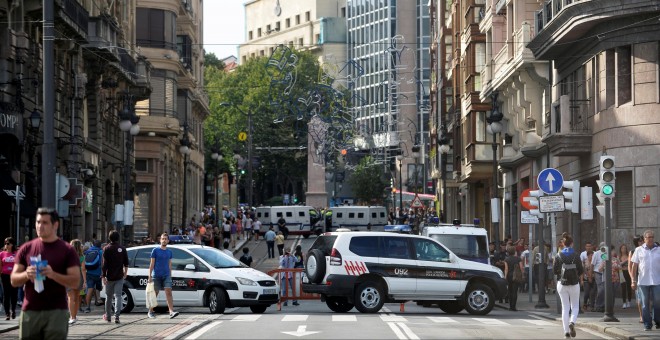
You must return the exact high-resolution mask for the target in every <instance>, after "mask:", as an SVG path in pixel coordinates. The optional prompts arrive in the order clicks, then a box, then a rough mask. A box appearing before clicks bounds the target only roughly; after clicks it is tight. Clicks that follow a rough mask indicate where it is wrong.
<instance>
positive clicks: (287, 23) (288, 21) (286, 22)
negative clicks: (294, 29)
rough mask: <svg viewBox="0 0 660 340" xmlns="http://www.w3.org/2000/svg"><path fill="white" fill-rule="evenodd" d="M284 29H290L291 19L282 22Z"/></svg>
mask: <svg viewBox="0 0 660 340" xmlns="http://www.w3.org/2000/svg"><path fill="white" fill-rule="evenodd" d="M284 27H286V28H289V27H291V18H287V19H286V21H285V22H284Z"/></svg>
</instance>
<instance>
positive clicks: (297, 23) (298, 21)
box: [296, 14, 300, 25]
mask: <svg viewBox="0 0 660 340" xmlns="http://www.w3.org/2000/svg"><path fill="white" fill-rule="evenodd" d="M296 25H300V14H296Z"/></svg>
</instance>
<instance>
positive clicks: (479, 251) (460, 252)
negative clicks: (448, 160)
mask: <svg viewBox="0 0 660 340" xmlns="http://www.w3.org/2000/svg"><path fill="white" fill-rule="evenodd" d="M422 235H424V236H428V237H430V238H432V239H434V240H436V241H438V242H440V243H442V244H444V245H446V246H447V247H448V248H449V249H451V251H452V252H454V254H456V255H457V256H458V257H460V258H462V259H464V260H470V261H474V262H481V263H486V264H490V257H489V256H488V255H489V254H488V232H487V231H486V229H484V228H481V227H479V226H476V225H474V224H459V225H452V224H438V225H431V226H428V225H427V226H425V227H424V228H423V229H422Z"/></svg>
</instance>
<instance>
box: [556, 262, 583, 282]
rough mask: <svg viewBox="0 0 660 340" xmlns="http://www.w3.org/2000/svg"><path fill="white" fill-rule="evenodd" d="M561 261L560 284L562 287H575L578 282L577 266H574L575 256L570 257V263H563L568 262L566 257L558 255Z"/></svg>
mask: <svg viewBox="0 0 660 340" xmlns="http://www.w3.org/2000/svg"><path fill="white" fill-rule="evenodd" d="M559 258H560V259H561V274H560V276H559V278H560V280H561V284H563V285H576V284H578V283H579V282H580V279H579V277H578V271H577V265H576V264H575V256H573V257H572V260H573V261H572V263H566V262H564V261H566V260H569V258H568V257H563V256H561V255H559Z"/></svg>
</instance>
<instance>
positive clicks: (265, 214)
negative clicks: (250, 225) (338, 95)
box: [255, 205, 323, 238]
mask: <svg viewBox="0 0 660 340" xmlns="http://www.w3.org/2000/svg"><path fill="white" fill-rule="evenodd" d="M255 214H256V216H257V218H258V219H259V221H261V229H260V230H259V233H260V234H265V233H266V232H267V231H268V228H270V227H271V226H273V230H275V232H278V231H280V230H279V228H278V226H277V221H278V220H279V219H280V217H284V220H285V221H286V227H287V229H288V233H289V234H290V235H302V236H303V237H305V238H308V237H309V235H312V234H315V235H320V234H321V233H322V232H323V228H322V227H321V226H317V222H318V221H319V220H320V219H321V216H320V214H318V212H317V211H316V209H314V208H313V207H311V206H303V205H280V206H272V207H257V209H256V212H255ZM282 232H283V233H285V234H286V231H284V230H282Z"/></svg>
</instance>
